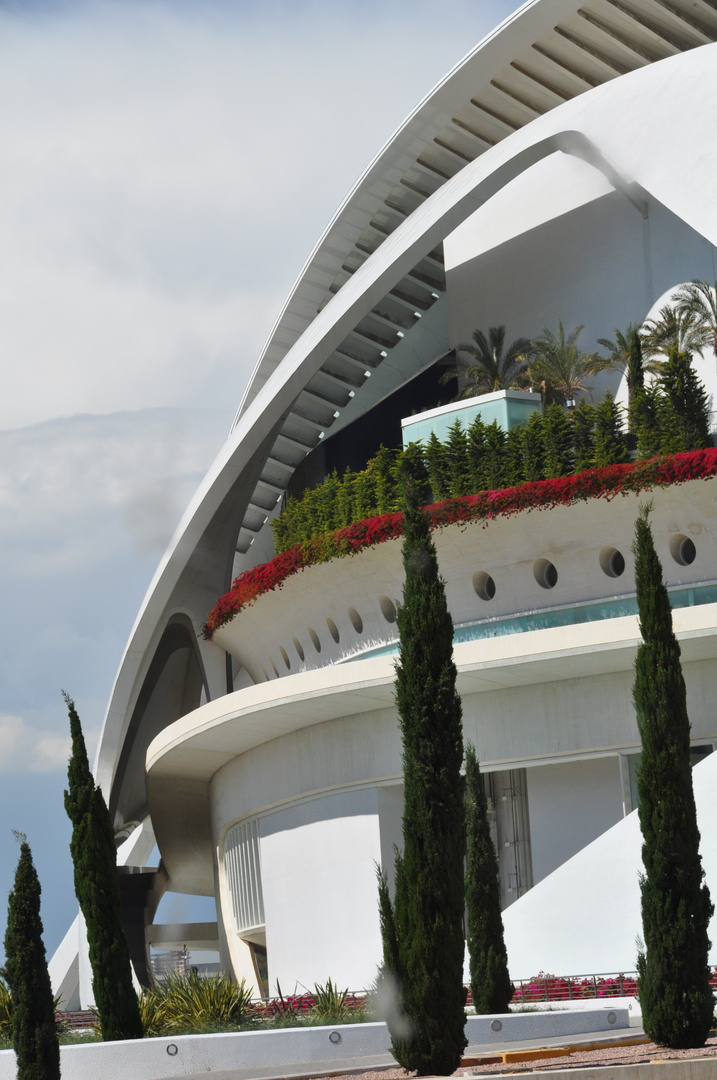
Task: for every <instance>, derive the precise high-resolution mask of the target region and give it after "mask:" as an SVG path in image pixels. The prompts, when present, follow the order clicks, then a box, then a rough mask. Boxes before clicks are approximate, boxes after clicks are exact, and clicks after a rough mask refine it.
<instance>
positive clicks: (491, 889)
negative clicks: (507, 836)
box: [466, 743, 513, 1014]
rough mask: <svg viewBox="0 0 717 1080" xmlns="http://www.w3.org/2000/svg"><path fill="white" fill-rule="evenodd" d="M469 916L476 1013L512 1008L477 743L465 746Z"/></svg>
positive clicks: (506, 955)
mask: <svg viewBox="0 0 717 1080" xmlns="http://www.w3.org/2000/svg"><path fill="white" fill-rule="evenodd" d="M466 835H467V841H468V844H467V853H468V854H467V862H466V914H467V925H468V934H467V944H468V955H469V958H470V978H471V998H472V1001H473V1005H474V1007H475V1010H476V1012H477V1013H481V1014H486V1013H504V1012H508V1007H509V1005H510V1002H511V999H512V997H513V984H512V983H511V981H510V976H509V974H508V954H507V952H506V948H505V941H504V937H503V919H502V917H501V913H500V885H499V882H498V858H497V856H496V853H495V848H494V847H493V840H492V838H491V835H490V824H489V822H488V804H487V800H486V794H485V785H484V783H483V777H482V776H481V773H480V766H479V764H478V761H477V760H476V753H475V749H474V747H473V746H472V745H471V744H470V743H469V744H468V746H467V748H466Z"/></svg>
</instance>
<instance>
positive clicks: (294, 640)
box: [292, 638, 306, 660]
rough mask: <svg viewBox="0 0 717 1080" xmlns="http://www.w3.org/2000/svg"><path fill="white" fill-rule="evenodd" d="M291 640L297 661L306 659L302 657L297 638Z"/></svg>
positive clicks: (302, 653)
mask: <svg viewBox="0 0 717 1080" xmlns="http://www.w3.org/2000/svg"><path fill="white" fill-rule="evenodd" d="M292 640H293V642H294V648H295V649H296V652H297V653H298V656H299V660H305V659H306V657H305V656H304V650H303V649H302V647H301V642H300V641H298V640H297V638H293V639H292Z"/></svg>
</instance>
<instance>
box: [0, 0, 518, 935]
mask: <svg viewBox="0 0 717 1080" xmlns="http://www.w3.org/2000/svg"><path fill="white" fill-rule="evenodd" d="M514 6H515V5H514V4H513V2H512V0H442V2H441V4H440V5H436V3H435V2H432V3H428V2H427V0H361V2H360V0H332V2H316V3H314V2H304V0H284V2H281V0H263V2H262V3H259V2H256V0H227V2H219V0H216V2H214V0H166V2H159V0H116V2H114V3H111V2H108V3H104V2H96V0H87V2H81V0H69V2H60V0H57V2H52V0H47V2H44V0H42V2H41V0H0V147H2V168H0V372H1V374H2V393H0V598H1V603H0V773H2V776H1V778H0V821H2V822H3V826H4V827H3V828H0V927H3V926H4V905H5V897H6V895H7V892H8V890H9V889H10V888H11V885H12V877H13V874H14V867H15V864H16V860H17V854H18V851H17V847H16V844H15V842H14V840H13V837H12V833H11V830H13V829H16V830H21V831H24V832H26V833H27V836H28V840H29V842H30V845H31V847H32V850H33V853H34V856H35V861H36V865H37V867H38V872H39V875H40V880H41V882H42V884H43V888H44V893H43V896H44V900H43V919H44V923H45V942H46V946H47V949H48V953H49V954H52V952H53V951H54V949H55V948H56V946H57V945H58V944H59V942H60V940H61V938H62V936H63V934H64V932H65V930H66V929H67V927H68V926H69V924H70V923H71V921H72V919H73V918H74V914H75V911H76V902H75V899H74V894H73V889H72V867H71V862H70V857H69V850H68V844H69V826H68V823H67V819H66V817H65V814H64V810H63V805H62V793H63V789H64V786H65V779H66V763H67V756H68V750H69V739H68V736H67V716H66V711H65V708H64V705H63V702H62V698H61V690H62V689H64V690H67V692H68V693H70V694H71V696H72V697H74V699H75V701H76V703H77V707H78V710H79V713H80V716H81V718H82V721H83V725H84V728H85V731H86V735H87V741H88V745H89V747H90V751H91V753H92V751H93V750H94V747H95V746H96V743H97V739H98V737H99V731H100V728H101V725H102V721H103V717H104V712H105V708H106V705H107V701H108V699H109V695H110V691H111V688H112V683H113V680H114V676H115V674H116V671H117V667H118V665H119V661H120V658H121V655H122V650H123V648H124V645H125V643H126V640H127V637H128V635H129V631H130V629H131V626H132V622H133V620H134V617H135V615H136V612H137V610H138V608H139V605H140V603H141V600H142V597H143V595H144V592H145V590H146V588H147V586H148V584H149V581H150V579H151V576H152V574H153V572H154V570H155V568H156V565H157V563H158V561H159V559H160V557H161V554H162V551H163V550H164V548H165V546H166V544H167V543H168V541H169V539H170V537H171V535H172V533H173V531H174V528H175V527H176V525H177V523H178V521H179V518H180V516H181V514H182V511H183V510H184V508H185V506H186V504H187V503H188V501H189V499H190V497H191V495H192V494H193V492H194V490H195V489H196V487H197V485H198V483H199V482H200V480H201V478H202V476H203V474H204V472H205V471H206V469H207V467H208V466H209V464H210V463H211V461H212V459H213V458H214V456H215V454H216V453H217V452H218V450H219V448H220V446H221V444H222V442H223V440H224V439H225V438H226V436H227V433H228V431H229V427H230V424H231V420H232V416H233V414H234V412H235V410H236V408H237V406H238V404H239V401H240V398H241V395H242V392H243V390H244V388H245V386H246V384H247V382H248V379H249V377H250V375H251V372H252V370H253V367H254V365H255V363H256V361H257V359H258V356H259V354H260V352H261V348H262V345H263V343H264V341H265V340H266V338H267V336H268V334H269V332H270V330H271V327H272V325H273V322H274V320H275V319H276V317H277V316H278V314H279V311H280V309H281V306H282V304H283V302H284V300H285V298H286V296H287V294H288V292H289V289H290V287H291V285H292V283H293V281H294V280H295V278H296V277H297V275H298V273H299V272H300V270H301V267H302V265H303V263H304V261H305V260H306V259H307V258H308V256H309V254H310V252H311V249H312V248H313V246H314V244H315V242H316V241H317V239H318V237H319V235H320V233H321V232H322V230H323V228H324V227H325V225H326V224H327V223H328V221H329V220H330V218H331V217H332V215H333V213H334V212H335V210H336V209H337V207H338V206H339V204H340V202H341V201H342V199H343V198H344V196H345V195H346V193H347V192H348V190H349V189H350V187H351V186H352V185H353V183H354V182H355V180H356V179H357V177H358V176H359V175H360V173H361V172H362V171H363V169H364V168H365V167H366V165H367V164H368V162H369V161H370V160H371V158H372V157H373V156H374V155H375V154H376V153H377V152H378V151H379V150H380V148H381V146H382V144H383V143H384V142H385V141H386V139H388V138H389V136H390V135H391V133H392V131H393V130H394V129H395V128H396V126H397V125H398V124H399V123H400V122H401V121H402V120H403V119H404V117H405V116H406V114H407V113H408V112H409V111H410V110H411V109H412V108H413V107H414V105H416V104H417V103H418V101H419V100H420V99H421V98H422V97H423V96H424V95H425V94H426V93H428V91H429V90H430V89H431V87H432V86H433V84H434V83H435V82H436V81H437V80H438V79H440V78H441V77H442V76H443V75H444V74H445V73H446V72H447V71H448V70H449V69H450V68H451V67H452V66H453V65H454V64H455V63H457V62H458V61H459V60H460V58H461V57H462V56H463V55H464V54H465V53H466V52H467V51H468V50H469V49H470V48H472V47H473V45H475V44H476V42H477V41H478V40H479V39H480V38H481V37H482V36H483V35H484V34H485V33H487V32H488V31H490V30H491V29H492V28H493V27H494V26H495V25H496V24H497V23H498V22H499V21H500V20H501V19H502V18H504V17H505V16H506V15H508V14H510V12H511V11H512V9H513V7H514ZM183 903H184V900H183V899H181V898H173V897H171V896H170V897H168V898H167V899H166V900H165V901H163V906H162V908H161V909H160V914H159V918H160V919H161V920H162V921H172V920H173V919H175V918H181V917H186V912H185V911H184V909H181V908H182V904H183ZM180 909H181V910H180ZM0 952H1V950H0Z"/></svg>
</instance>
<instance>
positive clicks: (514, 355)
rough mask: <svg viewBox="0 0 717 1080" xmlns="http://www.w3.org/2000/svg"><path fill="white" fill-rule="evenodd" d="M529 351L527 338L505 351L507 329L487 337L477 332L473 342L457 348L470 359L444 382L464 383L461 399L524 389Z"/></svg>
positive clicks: (448, 373) (492, 331)
mask: <svg viewBox="0 0 717 1080" xmlns="http://www.w3.org/2000/svg"><path fill="white" fill-rule="evenodd" d="M530 348H531V346H530V342H529V340H528V339H527V338H517V339H516V340H515V341H514V342H513V343H512V344H511V345H509V346H508V348H507V349H505V326H491V327H490V329H489V330H488V336H487V337H486V335H485V334H484V333H483V331H482V330H475V331H474V332H473V341H472V342H468V343H464V344H462V345H456V348H455V351H456V353H467V354H468V356H470V357H471V359H470V360H467V361H466V360H460V359H458V360H457V361H456V362H455V363H454V364H452V365H451V366H450V368H449V369H448V371H446V373H445V374H444V375H443V376H442V378H441V382H442V383H444V384H445V383H447V382H449V381H450V380H452V379H456V378H458V379H461V380H463V382H464V386H463V388H462V389H461V391H460V393H459V394H458V397H459V398H467V397H473V396H474V395H475V394H484V393H490V392H492V391H494V390H509V389H510V388H511V387H515V386H525V385H526V381H527V380H526V376H525V371H526V368H527V367H528V360H529V357H530Z"/></svg>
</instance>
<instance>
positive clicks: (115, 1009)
mask: <svg viewBox="0 0 717 1080" xmlns="http://www.w3.org/2000/svg"><path fill="white" fill-rule="evenodd" d="M64 698H65V702H66V704H67V708H68V712H69V717H70V733H71V735H72V756H71V757H70V762H69V766H68V769H67V791H66V792H65V810H66V811H67V816H68V817H69V819H70V821H71V822H72V840H71V842H70V852H71V855H72V864H73V869H74V877H75V894H76V896H77V899H78V901H79V904H80V908H81V910H82V914H83V916H84V918H85V924H86V926H87V942H88V945H89V953H90V966H91V967H92V990H93V994H94V998H95V1005H96V1007H97V1012H98V1013H99V1017H100V1027H101V1030H102V1037H103V1039H106V1040H109V1039H141V1038H142V1022H141V1019H140V1015H139V1008H138V1005H137V995H136V993H135V991H134V987H133V986H132V973H131V968H130V959H129V948H128V945H127V939H126V937H125V934H124V930H123V929H122V904H121V898H120V888H119V878H118V875H117V855H116V849H115V842H114V833H113V830H112V821H111V819H110V815H109V811H108V809H107V806H106V804H105V800H104V797H103V795H102V791H101V790H100V788H99V787H96V786H95V782H94V779H93V777H92V773H91V772H90V766H89V762H88V760H87V750H86V748H85V740H84V736H83V734H82V726H81V724H80V718H79V716H78V715H77V711H76V710H75V704H74V702H73V700H72V698H70V697H69V696H68V695H67V694H65V695H64Z"/></svg>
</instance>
